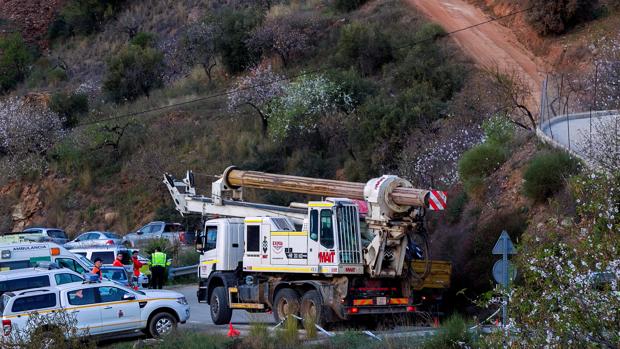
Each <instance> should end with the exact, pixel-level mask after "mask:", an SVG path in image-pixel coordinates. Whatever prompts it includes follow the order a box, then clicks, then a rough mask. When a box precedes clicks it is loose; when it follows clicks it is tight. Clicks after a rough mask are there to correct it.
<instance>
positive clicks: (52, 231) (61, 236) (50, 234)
mask: <svg viewBox="0 0 620 349" xmlns="http://www.w3.org/2000/svg"><path fill="white" fill-rule="evenodd" d="M24 233H29V234H37V235H41V237H42V239H41V240H37V241H36V242H42V241H49V242H54V243H57V244H59V245H64V244H65V243H67V241H69V237H68V236H67V233H66V232H65V231H64V230H62V229H58V228H43V227H32V228H28V229H24Z"/></svg>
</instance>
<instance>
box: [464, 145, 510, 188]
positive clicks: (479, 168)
mask: <svg viewBox="0 0 620 349" xmlns="http://www.w3.org/2000/svg"><path fill="white" fill-rule="evenodd" d="M504 161H506V151H505V150H504V148H502V147H501V146H498V145H495V144H491V143H482V144H480V145H478V146H475V147H473V148H471V149H470V150H468V151H466V152H465V153H464V154H463V156H462V157H461V160H459V165H458V166H459V176H460V177H461V180H463V182H467V181H470V180H472V179H475V178H485V177H487V176H488V175H490V174H491V173H493V172H494V171H495V170H497V169H498V168H499V167H500V166H501V165H502V164H503V163H504Z"/></svg>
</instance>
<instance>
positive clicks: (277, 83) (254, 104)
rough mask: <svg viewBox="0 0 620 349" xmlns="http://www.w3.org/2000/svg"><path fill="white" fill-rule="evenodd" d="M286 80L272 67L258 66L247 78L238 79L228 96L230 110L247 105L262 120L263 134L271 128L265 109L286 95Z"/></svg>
mask: <svg viewBox="0 0 620 349" xmlns="http://www.w3.org/2000/svg"><path fill="white" fill-rule="evenodd" d="M285 87H286V81H285V78H284V77H283V76H281V75H278V74H276V73H274V72H273V70H272V69H271V65H264V66H257V67H254V68H252V69H251V70H250V73H249V74H248V75H246V76H242V77H240V78H239V79H237V81H236V83H235V84H234V86H233V88H232V89H231V90H230V92H231V93H230V94H229V95H228V108H229V109H230V110H236V109H238V108H239V107H241V106H244V105H247V106H249V107H251V108H252V109H254V111H256V113H257V114H258V116H259V117H260V119H261V124H262V129H263V133H266V132H267V128H268V126H269V123H268V117H267V112H266V110H265V107H266V106H267V104H268V103H269V102H270V101H271V100H273V99H274V98H276V97H279V96H281V95H282V94H283V93H284V89H285Z"/></svg>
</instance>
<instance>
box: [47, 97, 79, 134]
mask: <svg viewBox="0 0 620 349" xmlns="http://www.w3.org/2000/svg"><path fill="white" fill-rule="evenodd" d="M50 109H51V110H52V111H54V112H56V113H58V115H60V116H61V117H63V118H64V127H65V128H72V127H75V126H76V125H77V124H78V123H79V121H80V117H82V116H84V115H86V114H87V113H88V97H87V96H86V95H85V94H82V93H71V94H69V93H64V92H60V93H55V94H53V95H52V100H51V101H50Z"/></svg>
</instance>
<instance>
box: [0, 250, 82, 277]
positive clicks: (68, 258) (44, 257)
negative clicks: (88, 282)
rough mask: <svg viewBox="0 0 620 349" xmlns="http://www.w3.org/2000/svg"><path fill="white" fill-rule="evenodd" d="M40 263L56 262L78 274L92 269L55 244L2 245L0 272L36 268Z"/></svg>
mask: <svg viewBox="0 0 620 349" xmlns="http://www.w3.org/2000/svg"><path fill="white" fill-rule="evenodd" d="M39 262H54V263H56V264H57V265H58V266H60V267H62V268H67V269H70V270H73V271H74V272H76V273H78V274H83V273H88V272H90V268H89V266H88V265H86V263H84V262H83V261H82V260H81V259H80V258H78V257H77V256H76V255H75V254H73V253H71V252H70V251H69V250H67V249H66V248H64V247H62V246H59V245H57V244H55V243H53V242H42V243H39V242H26V243H16V244H1V245H0V271H8V270H15V269H25V268H31V267H35V266H36V265H37V263H39Z"/></svg>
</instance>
